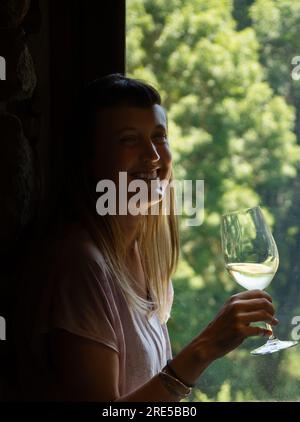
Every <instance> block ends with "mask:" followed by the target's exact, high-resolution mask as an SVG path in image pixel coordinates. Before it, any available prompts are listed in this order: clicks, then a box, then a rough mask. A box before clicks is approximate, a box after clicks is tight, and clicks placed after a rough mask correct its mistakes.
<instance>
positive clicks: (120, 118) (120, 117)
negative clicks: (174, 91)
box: [98, 104, 167, 132]
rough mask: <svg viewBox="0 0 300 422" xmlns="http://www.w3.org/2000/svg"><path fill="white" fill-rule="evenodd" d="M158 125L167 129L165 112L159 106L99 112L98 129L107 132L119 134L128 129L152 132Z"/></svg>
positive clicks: (110, 109)
mask: <svg viewBox="0 0 300 422" xmlns="http://www.w3.org/2000/svg"><path fill="white" fill-rule="evenodd" d="M157 125H162V126H165V127H167V119H166V113H165V110H164V109H163V107H162V106H160V105H158V104H154V105H153V106H151V107H147V108H142V107H133V106H128V105H122V106H117V107H111V108H106V109H102V110H99V112H98V128H100V129H101V130H104V131H106V132H107V131H110V132H118V131H120V130H122V129H123V128H126V127H134V128H136V129H137V130H151V129H154V127H155V126H157Z"/></svg>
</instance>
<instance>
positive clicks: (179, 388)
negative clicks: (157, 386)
mask: <svg viewBox="0 0 300 422" xmlns="http://www.w3.org/2000/svg"><path fill="white" fill-rule="evenodd" d="M158 376H159V377H160V379H161V381H162V383H163V384H164V386H165V388H166V389H167V390H168V391H169V393H170V394H171V395H172V396H173V397H174V398H176V399H179V400H181V399H184V398H186V397H188V396H189V395H190V394H191V392H192V389H191V388H189V387H186V386H185V385H184V384H182V383H181V382H180V381H179V380H178V379H176V378H174V377H173V376H172V375H169V374H168V373H167V372H164V369H163V370H162V371H161V372H159V374H158Z"/></svg>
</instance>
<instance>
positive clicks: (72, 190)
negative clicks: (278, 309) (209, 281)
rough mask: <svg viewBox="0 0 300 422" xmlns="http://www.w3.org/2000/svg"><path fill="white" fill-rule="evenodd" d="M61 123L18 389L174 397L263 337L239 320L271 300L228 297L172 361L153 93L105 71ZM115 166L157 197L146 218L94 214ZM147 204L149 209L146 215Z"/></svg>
mask: <svg viewBox="0 0 300 422" xmlns="http://www.w3.org/2000/svg"><path fill="white" fill-rule="evenodd" d="M72 125H73V127H72V131H71V136H69V137H68V139H67V140H66V144H65V148H64V155H63V162H62V164H63V168H64V177H63V179H62V181H61V182H62V183H61V186H62V189H61V197H60V201H59V209H60V213H59V216H60V218H59V219H58V220H56V223H57V225H56V228H55V230H54V228H53V233H54V234H53V235H52V236H50V238H49V237H48V238H47V242H45V253H44V255H43V256H44V259H43V260H41V261H40V262H41V264H40V271H39V272H38V271H36V259H35V257H34V258H33V260H34V264H35V271H34V272H35V277H34V279H35V280H36V283H35V284H34V283H33V280H32V278H31V279H30V280H28V277H27V281H28V282H27V281H25V283H24V287H23V289H22V290H21V291H22V293H21V297H22V300H21V302H22V304H23V306H21V305H20V307H19V314H20V315H21V318H19V321H18V323H17V324H18V325H17V326H18V332H19V334H20V333H22V336H21V335H19V337H18V341H19V346H20V347H19V348H18V351H19V352H20V353H19V354H20V364H19V368H20V371H19V372H20V386H21V390H22V393H21V394H22V395H23V397H25V398H27V399H34V400H37V399H39V398H41V399H43V400H53V399H58V400H72V401H153V402H158V401H162V402H168V401H180V400H181V399H182V398H183V397H185V396H186V395H188V394H189V393H190V391H191V388H192V386H193V385H194V384H195V382H196V381H197V379H198V378H199V376H200V375H201V374H202V372H203V371H204V370H205V368H206V367H207V366H208V365H210V364H211V363H212V362H213V361H214V360H215V359H217V358H220V357H222V356H224V355H225V354H226V353H228V352H230V351H231V350H233V349H235V348H236V347H237V346H239V345H240V344H241V343H242V342H243V340H244V339H245V338H247V337H249V336H257V335H268V331H267V330H264V329H262V328H259V327H252V326H251V325H250V324H251V323H252V322H256V321H265V322H268V323H270V324H276V323H277V320H276V319H275V318H274V308H273V305H272V299H271V297H270V296H269V295H268V294H267V293H265V292H263V291H258V290H254V291H248V292H243V293H240V294H237V295H235V296H232V297H231V298H230V299H229V300H228V301H227V302H226V304H225V305H224V306H223V308H222V309H221V310H220V312H219V313H218V315H217V316H216V317H215V319H214V320H213V321H212V322H211V323H210V324H209V325H208V327H207V328H206V329H205V330H204V331H203V332H201V333H200V334H199V335H198V336H197V337H196V338H194V339H193V340H192V341H191V342H190V343H189V344H188V345H187V346H186V347H185V348H184V349H183V350H182V351H181V352H180V353H178V354H177V355H176V356H175V357H174V358H173V359H172V352H171V347H170V341H169V336H168V331H167V326H166V322H167V320H168V318H169V314H170V310H171V306H172V300H173V289H172V283H171V281H170V280H171V276H172V274H173V273H174V271H175V269H176V264H177V260H178V253H179V241H178V225H177V220H176V215H175V212H174V193H172V190H170V196H169V205H170V207H169V209H170V212H169V213H168V214H169V215H167V213H164V212H163V207H162V206H161V204H162V202H163V199H164V195H165V194H166V190H163V189H162V190H159V185H160V183H164V186H166V183H168V182H170V181H171V180H172V155H171V151H170V144H169V141H168V135H167V117H166V114H165V111H164V109H163V108H162V106H161V99H160V96H159V94H158V93H157V91H156V90H155V89H154V88H152V87H151V86H149V85H147V84H145V83H142V82H140V81H137V80H134V79H130V78H126V77H124V76H122V75H118V74H116V75H109V76H107V77H105V78H103V79H100V80H97V81H94V82H93V83H91V84H90V85H89V86H88V87H87V89H86V90H85V92H84V94H83V96H82V97H81V99H80V102H79V104H78V106H77V109H76V117H75V118H73V120H72ZM120 172H123V175H124V174H126V175H127V187H128V185H129V183H130V182H133V181H137V180H139V181H142V182H145V184H146V186H148V187H150V185H151V181H152V183H154V190H155V191H156V194H157V195H156V197H155V198H154V199H153V198H152V197H151V195H147V196H146V198H145V200H144V203H142V204H141V205H142V209H144V211H145V209H148V211H149V212H148V215H147V214H146V213H145V212H144V213H139V214H137V215H131V214H128V213H127V214H125V213H124V215H122V213H120V212H119V213H118V212H117V213H116V215H109V214H108V215H99V214H101V213H102V214H104V212H102V211H103V206H102V210H101V209H99V208H101V207H99V206H97V201H98V198H99V193H97V192H96V187H97V186H98V185H97V183H98V182H99V181H100V180H103V179H108V180H111V181H113V182H114V183H115V185H116V187H117V189H116V192H118V187H119V175H120ZM124 172H125V173H124ZM155 180H156V181H155ZM155 183H156V185H155ZM155 186H156V188H155ZM98 190H99V189H98ZM132 195H133V193H132V192H128V198H127V200H126V201H127V202H128V203H129V201H130V198H131V199H132ZM120 204H123V205H124V198H123V199H121V200H120V198H117V203H116V205H117V207H116V209H118V205H120ZM98 205H99V203H98ZM102 205H103V204H102ZM157 205H158V206H159V208H158V209H159V213H158V215H151V212H150V211H151V209H153V207H154V206H157ZM112 214H113V213H112ZM49 250H50V251H51V253H50V252H49ZM37 274H38V275H37ZM41 280H42V281H41ZM24 303H25V304H26V306H27V308H24ZM20 310H21V311H20ZM21 320H22V322H23V324H24V326H23V328H21V327H22V325H21ZM187 324H188V321H187ZM167 361H169V363H168V365H167Z"/></svg>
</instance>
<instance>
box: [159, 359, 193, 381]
mask: <svg viewBox="0 0 300 422" xmlns="http://www.w3.org/2000/svg"><path fill="white" fill-rule="evenodd" d="M170 362H172V360H171V359H169V360H168V361H167V365H166V367H167V368H168V370H169V372H170V373H171V375H173V376H174V377H175V378H177V379H178V380H179V381H180V382H181V383H182V384H184V385H185V386H186V387H189V388H194V387H195V384H188V383H187V382H185V381H183V380H182V378H180V377H179V376H178V375H177V374H176V372H175V371H174V369H173V368H172V367H171V365H170Z"/></svg>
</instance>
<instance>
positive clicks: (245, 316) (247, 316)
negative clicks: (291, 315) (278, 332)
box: [239, 311, 279, 325]
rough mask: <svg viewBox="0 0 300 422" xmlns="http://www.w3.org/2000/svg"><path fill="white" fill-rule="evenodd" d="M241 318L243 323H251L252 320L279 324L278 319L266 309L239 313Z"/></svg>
mask: <svg viewBox="0 0 300 422" xmlns="http://www.w3.org/2000/svg"><path fill="white" fill-rule="evenodd" d="M239 320H240V321H241V322H242V323H243V324H251V322H260V321H261V322H267V323H268V324H271V325H277V324H278V322H279V321H278V319H277V318H274V317H273V315H272V314H270V313H268V312H266V311H255V312H247V313H246V312H245V313H242V314H239Z"/></svg>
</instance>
